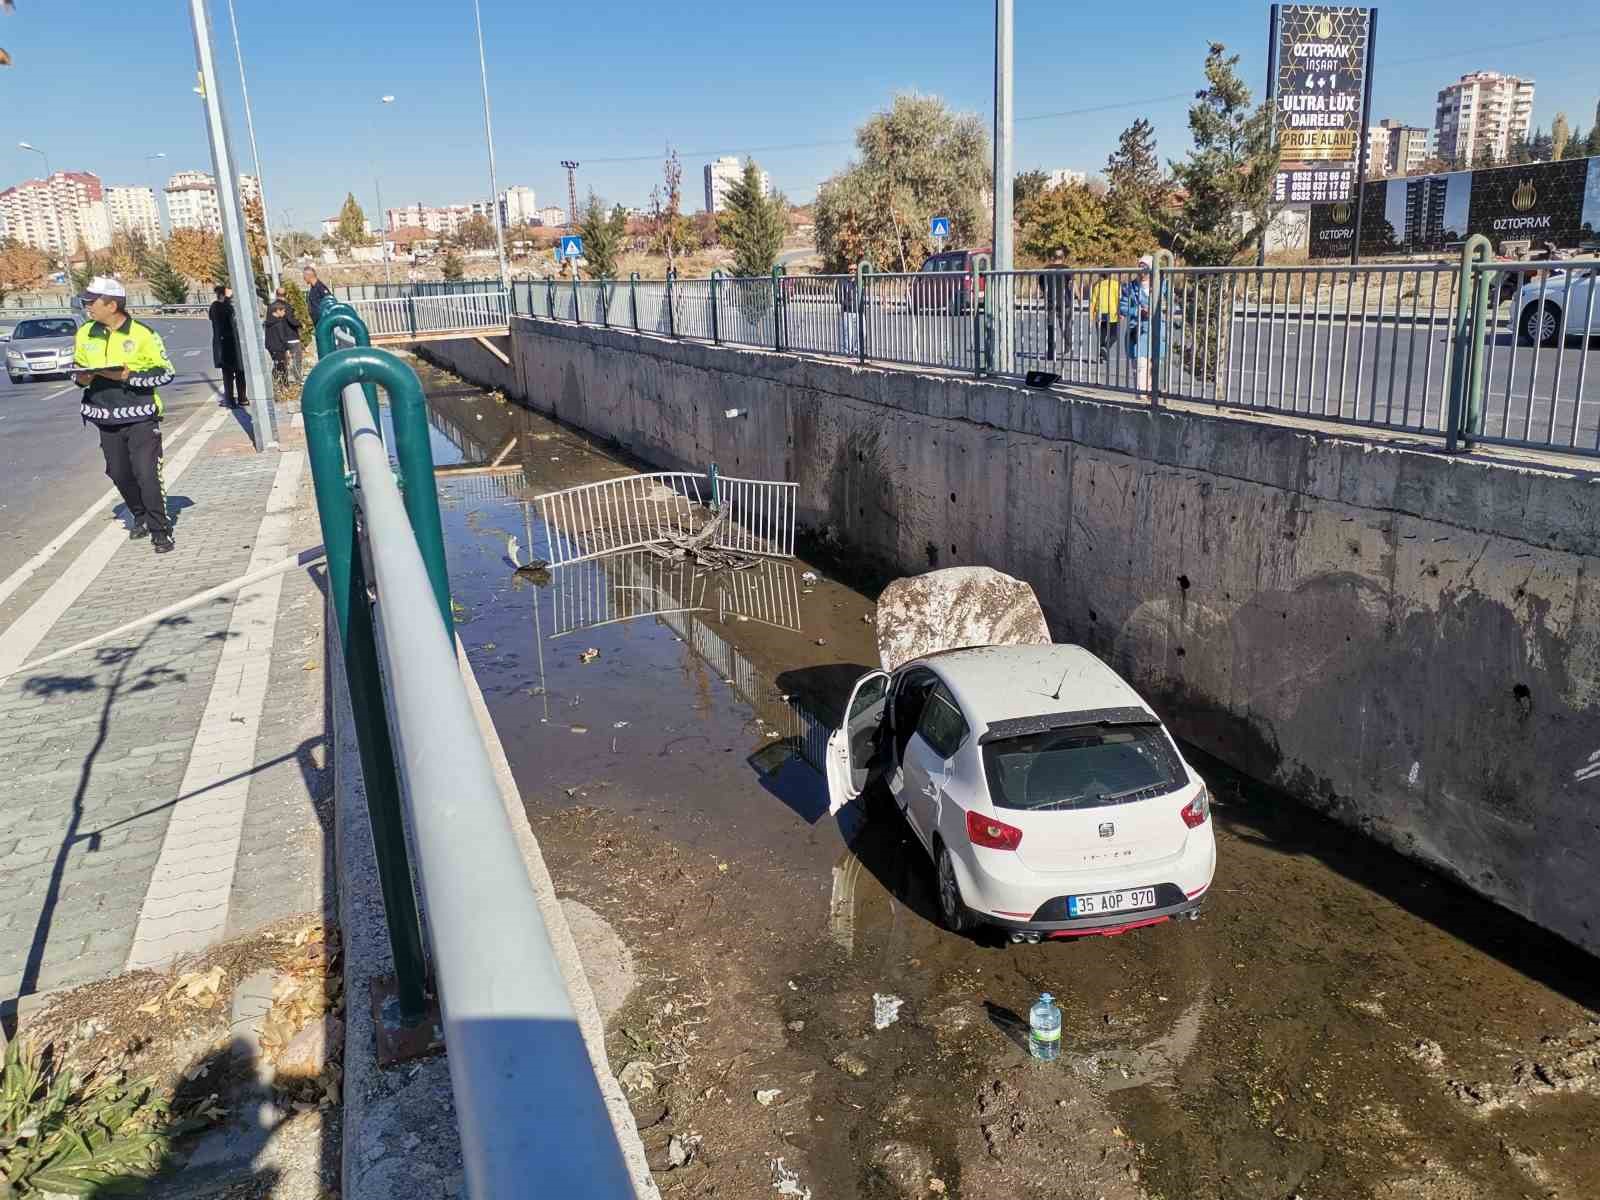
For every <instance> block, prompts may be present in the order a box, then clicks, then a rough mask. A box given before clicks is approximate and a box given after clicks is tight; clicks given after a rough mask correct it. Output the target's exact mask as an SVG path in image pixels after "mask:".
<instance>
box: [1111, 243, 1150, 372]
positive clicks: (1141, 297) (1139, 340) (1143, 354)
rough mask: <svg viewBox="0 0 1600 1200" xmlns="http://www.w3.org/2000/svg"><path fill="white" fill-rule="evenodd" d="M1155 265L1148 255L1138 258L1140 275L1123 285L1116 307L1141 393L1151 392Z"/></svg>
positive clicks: (1129, 358)
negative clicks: (1151, 313)
mask: <svg viewBox="0 0 1600 1200" xmlns="http://www.w3.org/2000/svg"><path fill="white" fill-rule="evenodd" d="M1154 265H1155V264H1154V262H1153V261H1152V259H1151V258H1150V256H1149V255H1148V254H1147V255H1145V256H1144V257H1143V258H1141V259H1140V260H1139V274H1138V275H1137V276H1136V277H1135V278H1134V279H1133V281H1132V282H1131V283H1129V284H1127V285H1126V286H1124V287H1123V289H1122V297H1121V301H1120V303H1119V306H1118V307H1119V310H1120V312H1121V316H1122V325H1123V329H1124V331H1125V332H1124V334H1123V337H1124V338H1125V339H1126V340H1127V346H1128V360H1129V361H1130V362H1131V363H1132V364H1133V370H1134V390H1135V391H1136V392H1137V393H1138V394H1139V395H1141V396H1144V395H1148V394H1149V393H1150V308H1151V300H1152V297H1151V294H1150V274H1151V271H1152V269H1153V268H1154Z"/></svg>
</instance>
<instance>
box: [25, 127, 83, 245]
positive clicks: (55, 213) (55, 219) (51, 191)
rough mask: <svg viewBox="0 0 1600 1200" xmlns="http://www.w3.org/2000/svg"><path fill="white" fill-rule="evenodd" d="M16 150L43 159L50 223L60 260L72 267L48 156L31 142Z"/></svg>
mask: <svg viewBox="0 0 1600 1200" xmlns="http://www.w3.org/2000/svg"><path fill="white" fill-rule="evenodd" d="M17 149H19V150H28V151H31V152H32V153H34V154H37V155H38V156H39V157H40V158H42V159H44V194H45V195H46V196H49V197H50V222H51V224H53V225H54V226H55V234H56V241H57V242H59V243H60V245H61V255H62V258H63V259H65V260H66V263H67V266H69V267H70V266H71V265H72V261H71V254H72V248H71V247H70V246H68V245H67V231H66V229H65V228H63V227H62V224H61V212H60V210H59V209H58V208H57V207H56V189H55V186H54V185H53V184H52V183H51V182H50V156H49V155H48V154H46V153H45V152H44V151H43V150H41V149H39V147H37V146H35V145H34V144H33V143H32V142H18V143H17Z"/></svg>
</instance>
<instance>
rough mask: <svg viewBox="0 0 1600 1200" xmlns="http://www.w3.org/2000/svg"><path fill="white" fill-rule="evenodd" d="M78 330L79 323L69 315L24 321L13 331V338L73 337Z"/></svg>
mask: <svg viewBox="0 0 1600 1200" xmlns="http://www.w3.org/2000/svg"><path fill="white" fill-rule="evenodd" d="M77 332H78V323H77V322H76V321H74V320H72V319H71V318H69V317H63V318H62V319H60V320H59V321H23V322H21V323H20V324H18V326H17V327H16V328H15V329H14V330H12V331H11V340H12V341H14V342H16V341H22V340H24V339H26V338H47V337H71V336H72V335H73V334H75V333H77Z"/></svg>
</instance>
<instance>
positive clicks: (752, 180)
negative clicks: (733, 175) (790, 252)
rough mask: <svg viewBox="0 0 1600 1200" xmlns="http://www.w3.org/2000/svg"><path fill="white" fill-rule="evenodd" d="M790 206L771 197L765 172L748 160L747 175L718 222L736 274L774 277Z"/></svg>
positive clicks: (733, 189)
mask: <svg viewBox="0 0 1600 1200" xmlns="http://www.w3.org/2000/svg"><path fill="white" fill-rule="evenodd" d="M788 211H789V204H788V201H786V200H785V199H784V198H783V197H782V196H780V195H776V194H774V195H772V196H768V195H767V194H766V193H765V192H764V191H763V190H762V187H761V168H759V167H758V166H756V162H755V159H753V158H747V159H745V160H744V174H742V175H741V176H740V177H739V178H738V180H736V181H735V183H734V185H733V186H732V187H731V188H729V189H728V199H727V208H726V209H725V210H724V212H723V214H722V219H721V220H720V221H719V222H718V224H719V225H720V226H721V234H722V244H723V245H724V246H727V247H729V248H730V249H732V250H733V273H734V274H735V275H738V276H744V277H750V276H755V275H768V274H771V272H772V268H773V267H774V266H775V265H776V264H777V262H778V252H779V251H780V250H781V249H782V248H783V236H784V234H786V233H787V232H788V231H789V229H788V226H789V222H788V220H787V218H786V215H785V214H787V212H788Z"/></svg>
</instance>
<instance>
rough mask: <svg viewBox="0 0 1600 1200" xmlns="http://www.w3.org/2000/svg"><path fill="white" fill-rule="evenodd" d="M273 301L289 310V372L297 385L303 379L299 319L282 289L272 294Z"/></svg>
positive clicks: (303, 347) (302, 349)
mask: <svg viewBox="0 0 1600 1200" xmlns="http://www.w3.org/2000/svg"><path fill="white" fill-rule="evenodd" d="M273 299H274V300H275V301H276V302H277V303H279V304H281V305H283V306H284V307H285V308H286V309H288V310H289V361H290V362H291V363H292V364H293V365H292V366H291V368H290V370H291V372H292V374H293V378H294V381H295V382H296V383H299V382H300V380H301V379H303V378H305V346H304V345H303V344H302V343H301V341H300V318H299V317H297V316H295V312H294V305H292V304H290V303H289V297H288V296H287V295H286V294H285V293H284V290H283V289H282V288H279V289H278V290H277V292H276V293H274V296H273Z"/></svg>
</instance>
